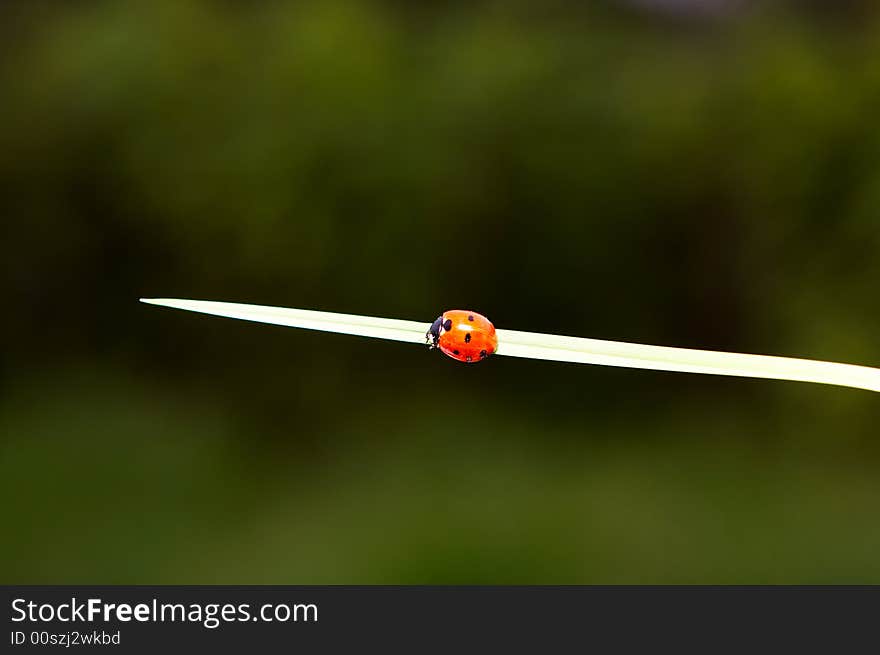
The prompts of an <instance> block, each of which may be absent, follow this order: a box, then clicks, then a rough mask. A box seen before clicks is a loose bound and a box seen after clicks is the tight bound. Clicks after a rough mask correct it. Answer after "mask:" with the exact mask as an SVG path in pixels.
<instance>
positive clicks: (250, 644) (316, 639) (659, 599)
mask: <svg viewBox="0 0 880 655" xmlns="http://www.w3.org/2000/svg"><path fill="white" fill-rule="evenodd" d="M2 593H3V604H4V606H5V610H4V612H5V616H6V634H5V635H3V639H2V642H3V644H4V646H3V648H2V650H3V652H10V653H14V652H19V651H21V652H24V651H46V650H56V649H59V648H64V649H67V648H85V649H90V650H93V649H95V648H99V649H102V650H103V651H104V652H119V653H122V652H124V653H137V652H143V653H155V652H157V651H159V650H160V649H161V650H164V651H170V652H188V651H190V650H193V649H196V650H194V652H205V651H207V650H208V649H210V650H211V651H214V652H216V651H219V652H240V651H242V650H247V651H251V650H252V649H260V650H276V649H277V650H282V649H283V650H285V651H293V650H302V651H303V652H337V651H339V652H352V651H353V650H356V651H358V652H360V651H368V652H374V651H375V652H407V653H413V652H416V653H417V652H421V651H425V650H428V651H436V650H446V651H448V652H456V653H457V652H476V651H480V652H499V651H501V650H502V649H503V650H515V651H517V652H519V651H522V650H528V651H533V652H550V651H565V652H589V651H592V650H595V649H596V648H601V649H602V651H603V652H607V651H608V650H609V649H612V650H614V651H615V652H620V651H636V650H638V651H643V650H644V649H645V648H649V649H656V648H658V647H664V648H669V647H674V648H677V649H681V648H686V649H688V650H699V651H701V652H712V651H714V650H716V649H718V648H723V647H731V646H734V647H737V648H749V649H750V652H751V651H754V650H755V649H757V650H758V651H763V650H771V649H772V650H778V649H780V648H782V649H784V650H785V651H789V650H791V649H793V648H795V647H802V646H804V647H806V646H809V647H812V648H816V647H825V648H827V649H829V650H833V651H834V652H839V651H841V649H844V648H845V649H846V652H852V651H859V650H871V651H872V652H873V651H876V649H877V642H878V629H877V625H878V622H877V617H878V613H880V587H311V586H284V587H225V586H223V587H186V586H179V587H161V586H155V587H153V586H137V587H135V586H132V587H125V586H71V587H27V586H23V587H3V588H2Z"/></svg>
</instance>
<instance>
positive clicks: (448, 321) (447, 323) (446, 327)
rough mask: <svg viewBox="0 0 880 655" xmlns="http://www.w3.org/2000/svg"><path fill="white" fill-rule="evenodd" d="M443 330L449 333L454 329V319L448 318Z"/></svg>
mask: <svg viewBox="0 0 880 655" xmlns="http://www.w3.org/2000/svg"><path fill="white" fill-rule="evenodd" d="M443 329H444V330H446V331H447V332H449V331H450V330H451V329H452V319H451V318H447V319H446V320H445V321H444V322H443Z"/></svg>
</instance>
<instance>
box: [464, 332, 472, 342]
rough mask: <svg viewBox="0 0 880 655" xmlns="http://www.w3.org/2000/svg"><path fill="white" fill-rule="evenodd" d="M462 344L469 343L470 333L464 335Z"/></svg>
mask: <svg viewBox="0 0 880 655" xmlns="http://www.w3.org/2000/svg"><path fill="white" fill-rule="evenodd" d="M464 342H465V343H470V342H471V333H470V332H468V333H467V334H466V335H464Z"/></svg>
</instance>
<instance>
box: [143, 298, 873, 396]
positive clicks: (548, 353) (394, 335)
mask: <svg viewBox="0 0 880 655" xmlns="http://www.w3.org/2000/svg"><path fill="white" fill-rule="evenodd" d="M141 302H145V303H149V304H151V305H161V306H164V307H173V308H176V309H184V310H188V311H193V312H200V313H202V314H213V315H216V316H225V317H227V318H237V319H242V320H246V321H256V322H259V323H270V324H273V325H284V326H287V327H298V328H304V329H307V330H322V331H324V332H337V333H340V334H353V335H358V336H363V337H374V338H378V339H391V340H394V341H403V342H408V343H419V344H424V343H425V331H426V330H427V328H428V323H423V322H419V321H404V320H399V319H392V318H378V317H373V316H358V315H355V314H334V313H331V312H319V311H311V310H305V309H289V308H286V307H268V306H265V305H246V304H240V303H229V302H213V301H206V300H181V299H176V298H141ZM497 334H498V352H497V354H499V355H506V356H510V357H524V358H527V359H546V360H552V361H558V362H573V363H578V364H598V365H603V366H620V367H626V368H641V369H650V370H655V371H676V372H682V373H705V374H710V375H732V376H739V377H751V378H768V379H775V380H795V381H800V382H816V383H819V384H833V385H838V386H844V387H854V388H857V389H867V390H869V391H880V370H878V369H876V368H869V367H867V366H856V365H853V364H838V363H834V362H822V361H816V360H809V359H794V358H790V357H774V356H769V355H747V354H741V353H727V352H716V351H711V350H692V349H687V348H670V347H667V346H647V345H642V344H636V343H624V342H620V341H603V340H599V339H584V338H580V337H566V336H559V335H553V334H539V333H535V332H520V331H517V330H497Z"/></svg>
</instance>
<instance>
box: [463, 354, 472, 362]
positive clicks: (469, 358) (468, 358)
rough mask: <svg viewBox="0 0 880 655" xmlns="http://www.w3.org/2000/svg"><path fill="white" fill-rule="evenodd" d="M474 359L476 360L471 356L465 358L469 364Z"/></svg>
mask: <svg viewBox="0 0 880 655" xmlns="http://www.w3.org/2000/svg"><path fill="white" fill-rule="evenodd" d="M473 359H474V358H473V357H471V356H470V355H468V356H467V357H465V360H466V361H468V362H470V361H472V360H473Z"/></svg>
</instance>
